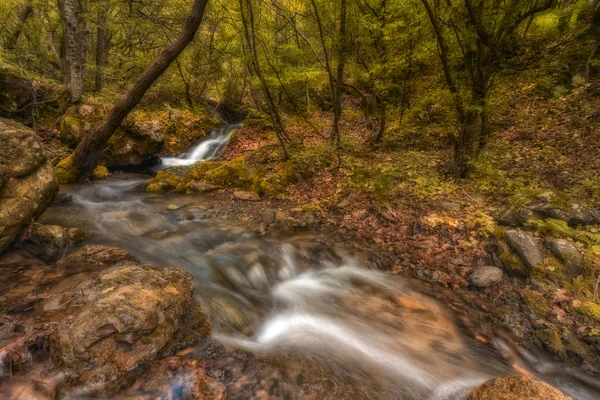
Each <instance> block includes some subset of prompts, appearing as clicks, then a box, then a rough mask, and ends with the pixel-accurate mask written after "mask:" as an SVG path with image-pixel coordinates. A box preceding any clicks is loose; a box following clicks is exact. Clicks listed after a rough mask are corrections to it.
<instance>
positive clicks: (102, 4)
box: [95, 0, 110, 92]
mask: <svg viewBox="0 0 600 400" xmlns="http://www.w3.org/2000/svg"><path fill="white" fill-rule="evenodd" d="M108 8H109V4H108V0H99V4H98V10H97V14H96V15H97V21H96V24H97V27H96V82H95V83H96V92H101V91H102V89H104V86H105V85H106V67H107V65H108V52H109V49H110V36H109V34H108Z"/></svg>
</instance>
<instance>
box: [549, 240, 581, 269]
mask: <svg viewBox="0 0 600 400" xmlns="http://www.w3.org/2000/svg"><path fill="white" fill-rule="evenodd" d="M550 249H551V250H552V252H553V253H554V254H555V255H556V256H557V257H558V258H559V259H560V260H561V261H562V262H563V263H564V264H565V266H566V267H567V271H568V272H569V274H571V275H580V274H581V273H582V272H583V257H582V256H581V253H579V250H578V249H577V247H575V245H574V244H573V243H571V242H569V241H568V240H566V239H554V240H552V242H550Z"/></svg>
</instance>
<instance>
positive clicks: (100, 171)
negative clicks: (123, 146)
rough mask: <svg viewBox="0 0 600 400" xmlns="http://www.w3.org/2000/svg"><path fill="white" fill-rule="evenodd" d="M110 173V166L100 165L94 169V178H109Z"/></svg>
mask: <svg viewBox="0 0 600 400" xmlns="http://www.w3.org/2000/svg"><path fill="white" fill-rule="evenodd" d="M109 175H110V172H109V171H108V168H106V167H105V166H104V165H98V166H97V167H96V168H95V169H94V173H93V176H94V179H98V180H100V179H106V178H108V176H109Z"/></svg>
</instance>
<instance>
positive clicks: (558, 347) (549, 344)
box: [535, 327, 565, 355]
mask: <svg viewBox="0 0 600 400" xmlns="http://www.w3.org/2000/svg"><path fill="white" fill-rule="evenodd" d="M535 336H536V337H537V338H538V339H539V341H540V342H542V344H543V345H544V347H546V348H547V349H548V350H550V351H552V352H553V353H555V354H558V355H564V353H565V346H564V345H563V342H562V339H561V337H560V334H559V333H558V330H557V329H556V328H554V327H552V328H547V329H536V331H535Z"/></svg>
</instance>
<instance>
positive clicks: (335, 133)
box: [331, 0, 347, 149]
mask: <svg viewBox="0 0 600 400" xmlns="http://www.w3.org/2000/svg"><path fill="white" fill-rule="evenodd" d="M346 5H347V3H346V0H341V3H340V30H339V37H338V46H337V47H338V65H337V73H336V79H335V86H334V95H333V127H332V131H331V144H332V145H335V146H336V147H337V148H338V149H339V147H340V144H341V143H340V120H341V118H342V86H343V85H344V67H345V64H346V51H347V44H346V19H347V18H346V13H347V7H346Z"/></svg>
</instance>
